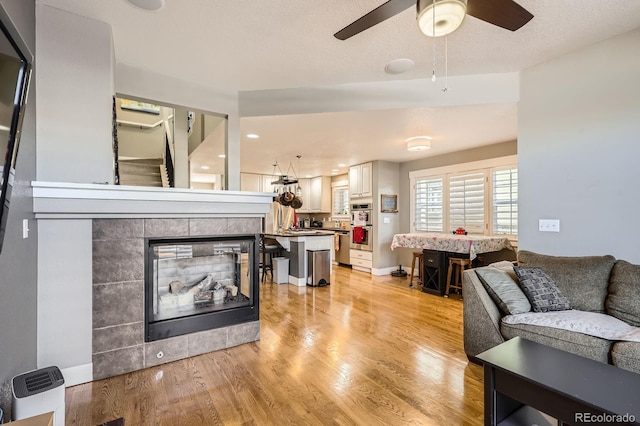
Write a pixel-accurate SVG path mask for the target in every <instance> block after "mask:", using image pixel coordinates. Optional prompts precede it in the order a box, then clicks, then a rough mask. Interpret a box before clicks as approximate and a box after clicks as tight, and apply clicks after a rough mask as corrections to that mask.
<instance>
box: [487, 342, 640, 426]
mask: <svg viewBox="0 0 640 426" xmlns="http://www.w3.org/2000/svg"><path fill="white" fill-rule="evenodd" d="M477 358H478V359H479V360H481V361H482V362H483V363H484V424H485V425H498V424H503V425H511V424H527V425H531V424H537V425H539V426H542V425H544V424H558V425H564V424H570V425H576V424H589V425H598V424H599V425H613V424H640V374H636V373H632V372H630V371H626V370H623V369H621V368H618V367H614V366H613V365H607V364H603V363H600V362H596V361H592V360H590V359H587V358H583V357H581V356H577V355H574V354H571V353H569V352H565V351H561V350H558V349H554V348H551V347H549V346H544V345H541V344H538V343H534V342H531V341H529V340H525V339H521V338H520V337H516V338H514V339H511V340H508V341H506V342H504V343H503V344H501V345H498V346H496V347H494V348H491V349H489V350H488V351H485V352H483V353H481V354H480V355H478V357H477ZM541 412H542V413H546V414H547V415H548V416H543V415H542V414H541ZM624 415H626V417H622V416H624ZM549 416H551V417H552V418H553V419H557V423H556V421H555V420H553V423H551V422H550V418H549ZM600 416H602V417H600ZM606 416H609V417H606ZM612 416H613V417H612ZM616 416H620V417H616ZM594 420H595V421H594ZM598 420H602V421H598Z"/></svg>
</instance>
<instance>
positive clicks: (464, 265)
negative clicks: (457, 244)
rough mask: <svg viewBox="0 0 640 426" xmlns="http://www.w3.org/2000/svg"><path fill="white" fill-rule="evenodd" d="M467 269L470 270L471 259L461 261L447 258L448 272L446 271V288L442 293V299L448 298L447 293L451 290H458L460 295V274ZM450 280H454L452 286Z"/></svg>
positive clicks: (457, 258) (456, 258)
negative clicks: (455, 269)
mask: <svg viewBox="0 0 640 426" xmlns="http://www.w3.org/2000/svg"><path fill="white" fill-rule="evenodd" d="M455 267H457V269H458V270H457V271H456V273H455V274H454V271H453V269H454V268H455ZM468 268H471V259H462V258H459V257H450V258H449V270H448V271H447V288H446V289H445V291H444V297H449V291H450V290H451V289H454V290H460V294H462V274H463V272H464V270H465V269H468ZM452 275H453V277H452ZM451 278H453V279H454V280H455V282H454V283H453V284H451Z"/></svg>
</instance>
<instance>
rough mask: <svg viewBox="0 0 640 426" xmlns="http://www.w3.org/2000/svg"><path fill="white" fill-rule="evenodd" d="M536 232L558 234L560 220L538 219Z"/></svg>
mask: <svg viewBox="0 0 640 426" xmlns="http://www.w3.org/2000/svg"><path fill="white" fill-rule="evenodd" d="M538 231H540V232H560V219H539V220H538Z"/></svg>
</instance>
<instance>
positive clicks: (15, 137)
mask: <svg viewBox="0 0 640 426" xmlns="http://www.w3.org/2000/svg"><path fill="white" fill-rule="evenodd" d="M0 30H1V34H0V153H2V154H3V155H4V158H3V161H2V163H0V190H1V191H2V192H0V251H2V245H3V244H2V243H3V241H4V234H5V230H6V226H7V216H8V213H9V205H10V201H11V190H12V188H13V181H14V179H15V173H16V170H15V168H16V159H17V155H18V145H19V142H20V129H21V127H22V117H23V115H24V105H25V102H26V96H27V90H28V83H29V77H30V74H31V64H30V62H31V55H30V54H29V52H28V50H27V49H26V47H25V46H24V43H23V42H22V39H20V37H19V35H18V32H17V31H16V29H15V27H14V26H13V25H12V23H11V21H10V19H9V18H8V16H7V15H6V13H5V11H4V9H2V8H1V7H0Z"/></svg>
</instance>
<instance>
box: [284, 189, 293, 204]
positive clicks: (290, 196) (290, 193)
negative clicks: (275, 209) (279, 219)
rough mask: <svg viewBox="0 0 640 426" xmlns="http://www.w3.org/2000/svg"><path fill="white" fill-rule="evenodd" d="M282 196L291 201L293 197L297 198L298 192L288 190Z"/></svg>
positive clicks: (288, 201)
mask: <svg viewBox="0 0 640 426" xmlns="http://www.w3.org/2000/svg"><path fill="white" fill-rule="evenodd" d="M282 198H283V199H284V201H286V202H287V203H291V202H292V201H293V199H294V198H296V194H294V193H293V192H290V191H287V192H285V193H284V194H282Z"/></svg>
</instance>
